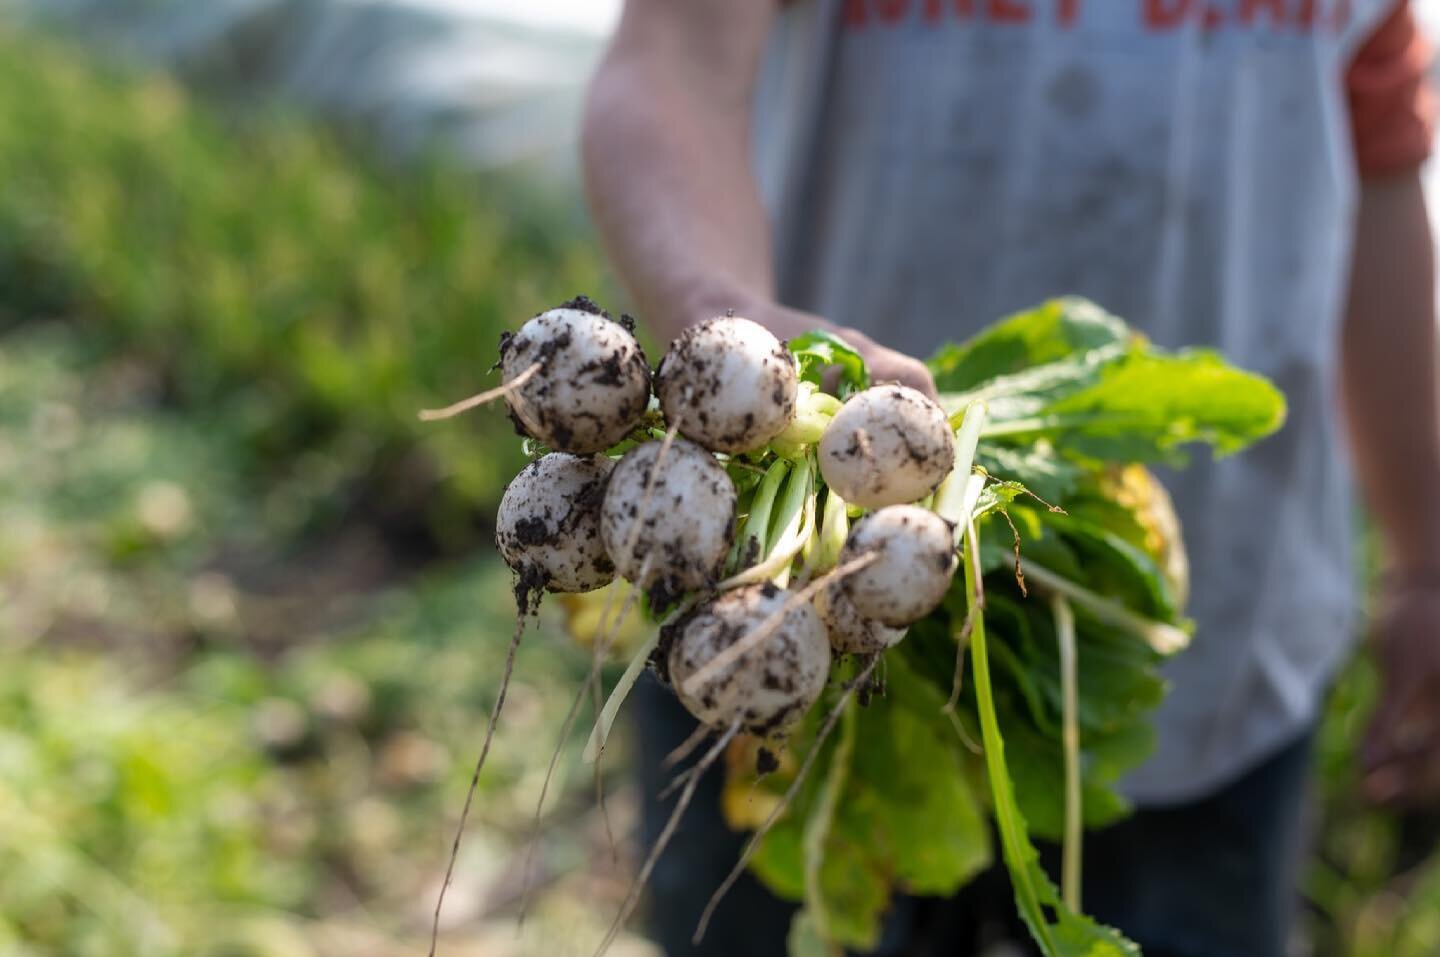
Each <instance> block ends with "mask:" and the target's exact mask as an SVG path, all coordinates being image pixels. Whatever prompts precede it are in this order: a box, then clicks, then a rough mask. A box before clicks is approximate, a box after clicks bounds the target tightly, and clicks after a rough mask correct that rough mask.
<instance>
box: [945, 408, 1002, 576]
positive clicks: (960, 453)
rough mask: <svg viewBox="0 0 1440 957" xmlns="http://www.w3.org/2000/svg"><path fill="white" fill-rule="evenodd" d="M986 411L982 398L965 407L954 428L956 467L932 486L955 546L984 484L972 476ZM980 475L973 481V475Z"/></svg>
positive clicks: (987, 411) (983, 479) (983, 480)
mask: <svg viewBox="0 0 1440 957" xmlns="http://www.w3.org/2000/svg"><path fill="white" fill-rule="evenodd" d="M988 414H989V409H987V408H986V406H985V403H983V402H972V403H970V405H968V406H966V407H965V413H964V415H963V416H962V417H961V419H960V425H959V427H958V428H957V429H956V430H955V467H954V468H953V469H951V470H950V476H949V477H948V478H947V479H945V481H944V482H942V483H941V485H940V487H939V488H938V489H936V490H935V500H934V510H935V513H936V514H937V515H939V516H940V517H941V518H943V519H945V520H946V521H947V522H949V523H950V524H951V525H952V526H954V529H955V547H956V548H957V549H958V548H959V547H960V542H961V539H962V538H963V537H964V535H965V526H966V524H967V523H968V522H969V521H970V515H971V513H973V512H974V511H975V503H976V502H977V501H979V498H980V489H982V488H984V486H985V477H984V476H983V475H982V476H972V475H971V474H970V473H971V472H972V471H973V470H974V468H975V446H976V445H977V444H978V443H979V441H980V430H981V429H983V428H984V427H985V418H986V416H987V415H988ZM977 478H978V479H979V482H978V483H977V482H975V481H974V479H977Z"/></svg>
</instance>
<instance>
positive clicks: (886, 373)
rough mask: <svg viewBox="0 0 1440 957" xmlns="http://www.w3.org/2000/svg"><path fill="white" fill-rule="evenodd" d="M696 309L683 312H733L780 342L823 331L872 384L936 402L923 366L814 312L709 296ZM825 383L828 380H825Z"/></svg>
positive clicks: (704, 314) (717, 313)
mask: <svg viewBox="0 0 1440 957" xmlns="http://www.w3.org/2000/svg"><path fill="white" fill-rule="evenodd" d="M697 303H698V305H696V306H694V307H692V308H690V309H689V310H686V312H687V313H688V314H689V315H692V316H704V317H707V318H708V317H709V316H714V315H724V314H725V312H726V311H727V310H728V311H732V312H733V313H734V314H735V315H740V316H745V317H746V318H747V319H753V320H755V321H756V322H758V323H760V324H761V325H762V326H764V327H765V328H767V329H769V330H770V331H771V332H773V333H774V334H775V335H776V336H778V337H779V338H781V339H791V338H794V337H795V336H798V335H800V334H801V333H804V332H809V331H810V330H812V329H825V330H828V331H829V332H832V333H834V334H835V335H837V336H839V337H840V338H841V339H844V340H845V342H846V343H848V344H849V345H850V347H851V348H852V349H854V350H855V351H856V352H858V353H860V355H861V356H862V357H863V358H864V359H865V366H866V368H868V369H869V370H870V380H871V381H872V382H899V383H900V384H901V385H908V386H910V387H911V388H912V389H919V390H920V391H921V392H923V393H925V394H926V395H928V396H930V398H932V399H936V398H939V393H938V391H937V390H936V388H935V379H934V377H933V376H931V375H930V370H929V369H928V368H926V366H925V363H923V362H921V361H920V360H919V359H916V358H915V357H913V356H908V355H906V354H905V353H903V352H897V351H896V350H894V349H891V348H889V347H888V346H882V345H881V344H880V343H878V342H876V341H875V340H874V339H871V338H870V337H869V336H867V335H866V334H865V333H863V332H860V331H859V330H857V329H850V328H846V327H843V326H837V325H836V324H835V323H833V322H830V321H828V320H826V319H824V318H822V317H820V316H817V315H815V314H814V313H813V312H805V311H804V310H802V309H791V308H790V307H788V306H782V305H779V304H778V303H775V302H773V301H769V300H756V299H755V298H753V297H750V298H747V297H744V296H734V295H732V296H729V297H726V296H723V295H714V294H712V295H709V296H707V297H704V298H702V299H700V300H697ZM827 381H828V380H827Z"/></svg>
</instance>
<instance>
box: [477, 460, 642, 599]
mask: <svg viewBox="0 0 1440 957" xmlns="http://www.w3.org/2000/svg"><path fill="white" fill-rule="evenodd" d="M613 465H614V463H613V462H611V460H610V459H607V458H605V457H604V456H603V455H583V456H582V455H571V454H569V453H568V452H551V453H550V454H549V455H545V456H542V457H541V458H538V459H536V460H535V461H533V462H531V463H530V464H529V465H527V466H525V468H524V469H522V470H521V471H520V474H519V475H517V476H515V478H514V479H512V480H511V482H510V484H509V485H508V486H507V487H506V489H505V494H504V496H503V497H502V498H501V499H500V509H499V512H498V514H497V515H496V519H495V544H496V546H497V547H498V548H499V549H500V555H501V557H503V558H504V559H505V564H507V565H509V566H510V567H511V568H512V569H513V570H514V571H515V573H516V575H518V576H519V583H520V585H519V587H520V588H522V589H523V590H524V591H525V592H526V593H527V594H528V595H531V596H533V595H534V594H535V593H537V592H539V591H541V590H542V589H543V590H548V591H557V592H584V591H591V590H592V589H596V588H600V587H601V586H603V585H607V584H609V583H610V582H611V581H612V580H613V579H614V578H615V564H614V563H613V562H611V561H610V557H609V556H608V555H607V554H606V553H605V546H604V544H603V543H602V541H601V538H600V505H601V503H602V502H603V501H604V499H605V482H606V479H608V478H609V477H610V470H611V468H612V467H613Z"/></svg>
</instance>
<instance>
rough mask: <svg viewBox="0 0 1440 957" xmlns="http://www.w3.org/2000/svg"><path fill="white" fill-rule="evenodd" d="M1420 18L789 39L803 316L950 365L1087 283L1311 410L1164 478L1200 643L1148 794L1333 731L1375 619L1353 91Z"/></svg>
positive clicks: (902, 22) (1167, 725)
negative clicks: (1359, 376) (1301, 735)
mask: <svg viewBox="0 0 1440 957" xmlns="http://www.w3.org/2000/svg"><path fill="white" fill-rule="evenodd" d="M1392 7H1393V0H1348V2H1347V0H1313V2H1311V0H1303V2H1301V0H1297V2H1291V3H1284V4H1281V3H1273V2H1269V3H1267V2H1255V0H1220V2H1215V0H1207V2H1205V3H1201V2H1199V0H1194V2H1190V3H1188V4H1187V2H1186V0H910V2H907V0H799V2H796V3H793V4H790V5H788V6H787V7H786V8H785V11H784V12H783V13H782V15H781V19H780V23H779V25H778V27H777V29H776V31H775V33H774V36H773V37H772V44H771V48H770V51H769V54H768V57H767V60H766V63H765V66H764V69H763V71H762V75H761V82H760V85H759V90H758V93H757V97H758V99H757V111H756V119H755V138H754V156H755V163H756V168H757V171H758V175H759V177H760V180H761V184H762V189H763V192H764V194H765V197H766V201H767V204H768V207H769V209H770V211H771V215H772V221H773V227H774V234H775V240H776V252H777V260H778V261H777V268H778V276H779V283H780V292H781V297H782V299H783V300H784V301H785V302H787V303H789V304H791V305H795V306H799V307H803V308H807V309H811V310H814V311H816V312H818V313H820V314H823V315H825V316H827V317H829V318H830V319H833V320H835V321H837V322H840V323H842V324H846V325H851V326H854V327H856V328H859V329H862V330H865V331H867V332H869V333H871V334H873V335H874V336H875V337H876V338H878V339H879V340H881V341H883V342H885V343H887V344H890V345H893V346H895V347H897V348H900V349H905V350H908V351H910V352H913V353H916V354H919V355H928V354H929V353H930V351H931V350H933V349H934V348H935V346H937V345H938V344H939V343H940V342H942V341H944V340H947V339H959V338H963V337H964V336H966V335H968V334H969V333H971V332H973V331H975V330H976V329H978V328H979V327H981V326H982V325H984V324H986V323H988V322H991V321H993V320H995V319H997V318H999V317H1001V316H1003V315H1006V314H1008V313H1010V312H1013V311H1016V310H1018V309H1021V308H1024V307H1027V306H1029V305H1032V304H1035V303H1037V302H1039V301H1040V300H1042V299H1045V298H1048V297H1051V296H1055V295H1059V294H1065V293H1075V294H1079V295H1083V296H1086V297H1089V298H1091V299H1093V300H1095V301H1096V302H1098V303H1100V304H1101V305H1103V306H1105V307H1106V308H1108V309H1109V310H1111V311H1112V312H1115V313H1117V314H1118V315H1120V316H1122V317H1124V318H1125V319H1127V320H1128V321H1129V322H1131V323H1133V324H1134V325H1136V326H1137V327H1139V328H1140V329H1141V330H1143V331H1144V332H1145V333H1146V334H1148V335H1149V336H1150V337H1151V338H1153V339H1154V340H1155V341H1156V342H1158V343H1159V344H1161V345H1163V346H1167V347H1180V346H1185V345H1208V346H1214V347H1217V348H1219V349H1220V350H1222V351H1223V352H1224V353H1225V354H1226V355H1227V356H1230V357H1231V358H1232V359H1233V360H1234V361H1236V362H1238V363H1240V364H1242V365H1244V366H1246V367H1248V368H1251V369H1255V370H1257V371H1259V372H1261V373H1263V374H1265V375H1267V376H1269V377H1270V378H1272V379H1273V380H1274V381H1275V382H1276V383H1277V384H1278V385H1279V386H1280V388H1281V389H1283V390H1284V392H1285V394H1286V396H1287V397H1288V399H1289V403H1290V415H1289V420H1288V421H1287V423H1286V425H1285V427H1284V428H1283V429H1282V430H1281V431H1280V432H1279V433H1278V434H1277V435H1275V436H1273V437H1272V438H1270V439H1268V440H1267V441H1265V442H1264V443H1262V444H1261V445H1259V446H1258V447H1256V448H1255V449H1253V450H1252V451H1249V452H1246V453H1244V454H1242V455H1239V456H1236V457H1233V458H1230V459H1226V460H1224V461H1221V462H1212V461H1210V460H1209V458H1208V457H1206V456H1203V455H1197V456H1196V457H1195V460H1194V462H1193V464H1192V466H1191V468H1190V469H1189V470H1187V471H1185V472H1182V473H1179V474H1165V475H1163V476H1162V477H1163V479H1164V481H1165V483H1166V485H1167V486H1168V487H1169V488H1170V490H1171V492H1172V494H1173V496H1174V498H1175V502H1176V506H1177V509H1178V511H1179V513H1180V517H1181V520H1182V522H1183V523H1184V529H1185V535H1186V538H1187V542H1188V545H1189V551H1190V560H1191V568H1192V575H1193V583H1194V584H1193V590H1192V596H1193V597H1192V599H1191V604H1190V608H1189V613H1190V614H1191V615H1192V616H1193V617H1194V618H1195V620H1196V621H1197V623H1198V631H1197V634H1196V639H1195V641H1194V643H1193V644H1192V646H1191V648H1190V649H1189V650H1188V651H1186V652H1185V653H1183V654H1182V655H1180V656H1179V657H1178V658H1176V659H1174V660H1173V661H1172V662H1170V663H1169V664H1168V665H1167V668H1166V672H1167V675H1168V677H1169V678H1170V679H1171V681H1172V691H1171V695H1170V697H1169V699H1168V700H1167V701H1166V703H1165V704H1164V705H1163V707H1162V708H1161V710H1160V713H1159V716H1158V727H1159V746H1158V749H1157V752H1156V754H1155V756H1154V757H1153V758H1152V759H1151V760H1150V761H1149V762H1148V763H1146V764H1145V765H1144V766H1143V767H1142V768H1140V769H1139V770H1138V771H1137V772H1136V773H1135V774H1134V775H1132V777H1131V778H1130V779H1129V781H1128V782H1127V788H1128V791H1129V793H1130V794H1131V795H1132V796H1133V797H1135V798H1136V799H1137V800H1139V801H1141V802H1143V803H1151V804H1154V803H1167V802H1175V801H1183V800H1187V799H1190V798H1192V797H1195V796H1197V795H1200V794H1203V793H1205V792H1207V791H1209V790H1211V789H1213V788H1214V787H1216V786H1218V785H1220V784H1222V783H1224V782H1225V781H1227V780H1229V779H1231V778H1233V777H1234V776H1236V775H1238V774H1239V773H1241V772H1243V771H1244V770H1245V769H1247V768H1248V767H1250V766H1252V765H1253V764H1254V763H1255V762H1256V761H1257V760H1259V759H1260V758H1262V757H1263V756H1265V755H1266V754H1267V753H1269V752H1270V751H1272V750H1274V749H1275V748H1277V747H1278V746H1280V745H1282V744H1284V743H1285V742H1286V741H1287V740H1288V739H1289V738H1291V737H1292V736H1293V735H1295V734H1296V733H1298V732H1299V731H1300V730H1301V729H1302V728H1303V727H1304V726H1305V725H1307V723H1309V722H1311V721H1313V720H1314V718H1315V716H1316V711H1317V708H1318V705H1319V701H1320V699H1321V692H1322V691H1323V689H1324V686H1325V685H1326V683H1327V681H1328V680H1329V678H1330V676H1331V675H1332V674H1333V672H1334V669H1335V668H1336V666H1337V664H1338V662H1339V661H1340V660H1341V659H1342V657H1343V656H1344V654H1345V652H1346V650H1347V648H1348V646H1349V644H1350V641H1351V639H1352V636H1353V635H1354V634H1355V632H1356V630H1357V627H1356V624H1357V623H1356V614H1355V611H1356V604H1355V597H1354V594H1353V584H1352V583H1353V579H1354V570H1353V568H1352V563H1351V547H1350V546H1351V528H1350V525H1351V521H1350V518H1351V510H1352V501H1351V497H1350V494H1349V489H1348V484H1347V480H1346V477H1345V471H1344V468H1343V466H1342V462H1341V458H1340V456H1341V445H1340V440H1339V435H1338V428H1337V417H1336V415H1335V409H1334V398H1333V397H1334V395H1335V389H1334V380H1335V376H1336V341H1337V334H1338V321H1339V317H1340V315H1341V311H1342V309H1343V303H1344V295H1345V288H1346V273H1347V268H1348V262H1349V255H1350V249H1351V222H1352V218H1353V207H1354V202H1355V197H1356V186H1355V183H1356V177H1355V170H1354V161H1353V158H1352V145H1351V138H1350V128H1349V118H1348V114H1347V109H1346V101H1345V87H1344V82H1343V78H1344V74H1345V68H1346V65H1347V64H1348V62H1349V59H1350V57H1351V56H1352V55H1353V53H1354V51H1355V50H1356V49H1357V46H1358V44H1359V43H1360V42H1361V41H1362V40H1363V39H1364V38H1365V37H1366V36H1367V35H1368V34H1369V32H1370V31H1371V30H1373V29H1374V27H1375V25H1376V24H1377V23H1378V22H1379V20H1380V19H1381V18H1382V17H1383V16H1384V15H1385V14H1386V13H1387V12H1388V11H1389V9H1391V8H1392ZM1189 8H1193V11H1199V10H1200V9H1202V8H1204V9H1209V10H1212V11H1218V13H1212V14H1210V15H1209V16H1208V17H1202V16H1200V15H1198V12H1197V13H1196V14H1195V15H1187V13H1186V11H1187V9H1189Z"/></svg>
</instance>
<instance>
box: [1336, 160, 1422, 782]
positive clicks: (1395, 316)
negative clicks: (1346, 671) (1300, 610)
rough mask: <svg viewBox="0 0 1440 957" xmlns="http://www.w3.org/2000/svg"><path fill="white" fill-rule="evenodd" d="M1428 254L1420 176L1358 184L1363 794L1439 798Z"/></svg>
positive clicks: (1351, 368) (1351, 412) (1354, 408)
mask: <svg viewBox="0 0 1440 957" xmlns="http://www.w3.org/2000/svg"><path fill="white" fill-rule="evenodd" d="M1435 322H1436V315H1435V268H1434V247H1433V242H1432V236H1431V230H1430V224H1429V220H1428V218H1427V215H1426V208H1425V199H1424V193H1423V190H1422V187H1421V182H1420V176H1419V172H1418V170H1415V169H1411V170H1408V171H1402V172H1399V173H1396V174H1392V175H1388V176H1383V177H1375V178H1370V179H1368V180H1366V181H1365V182H1364V183H1363V185H1362V187H1361V196H1360V204H1359V210H1358V215H1357V219H1356V227H1355V252H1354V260H1353V265H1352V269H1351V277H1350V298H1349V303H1348V307H1347V309H1346V314H1345V321H1344V326H1343V330H1342V336H1341V348H1342V360H1341V374H1342V386H1343V402H1344V409H1345V413H1346V420H1347V423H1348V426H1349V434H1350V445H1351V449H1352V452H1353V456H1354V460H1355V465H1356V473H1357V477H1358V479H1359V481H1360V485H1361V488H1362V490H1363V492H1364V495H1365V499H1366V502H1367V504H1368V505H1369V509H1370V513H1371V515H1372V516H1373V517H1374V520H1375V522H1376V524H1377V526H1378V527H1379V529H1380V531H1381V533H1382V535H1383V537H1384V541H1385V559H1386V564H1387V569H1386V575H1385V578H1384V584H1383V586H1382V588H1383V593H1382V595H1381V605H1380V608H1379V615H1378V618H1377V620H1376V627H1375V635H1374V639H1375V642H1376V652H1377V660H1378V663H1379V667H1380V670H1381V677H1382V681H1383V691H1382V695H1383V698H1382V701H1381V703H1380V706H1379V708H1378V710H1377V712H1376V714H1375V716H1374V719H1373V722H1372V726H1371V729H1370V733H1369V735H1368V737H1367V740H1366V745H1365V751H1364V754H1363V763H1364V767H1365V779H1364V786H1365V791H1366V793H1367V795H1368V796H1369V797H1370V798H1372V799H1373V800H1377V801H1383V802H1402V803H1405V802H1412V803H1413V802H1417V801H1423V800H1427V799H1433V798H1437V797H1440V387H1437V381H1440V376H1437V337H1436V324H1435Z"/></svg>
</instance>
